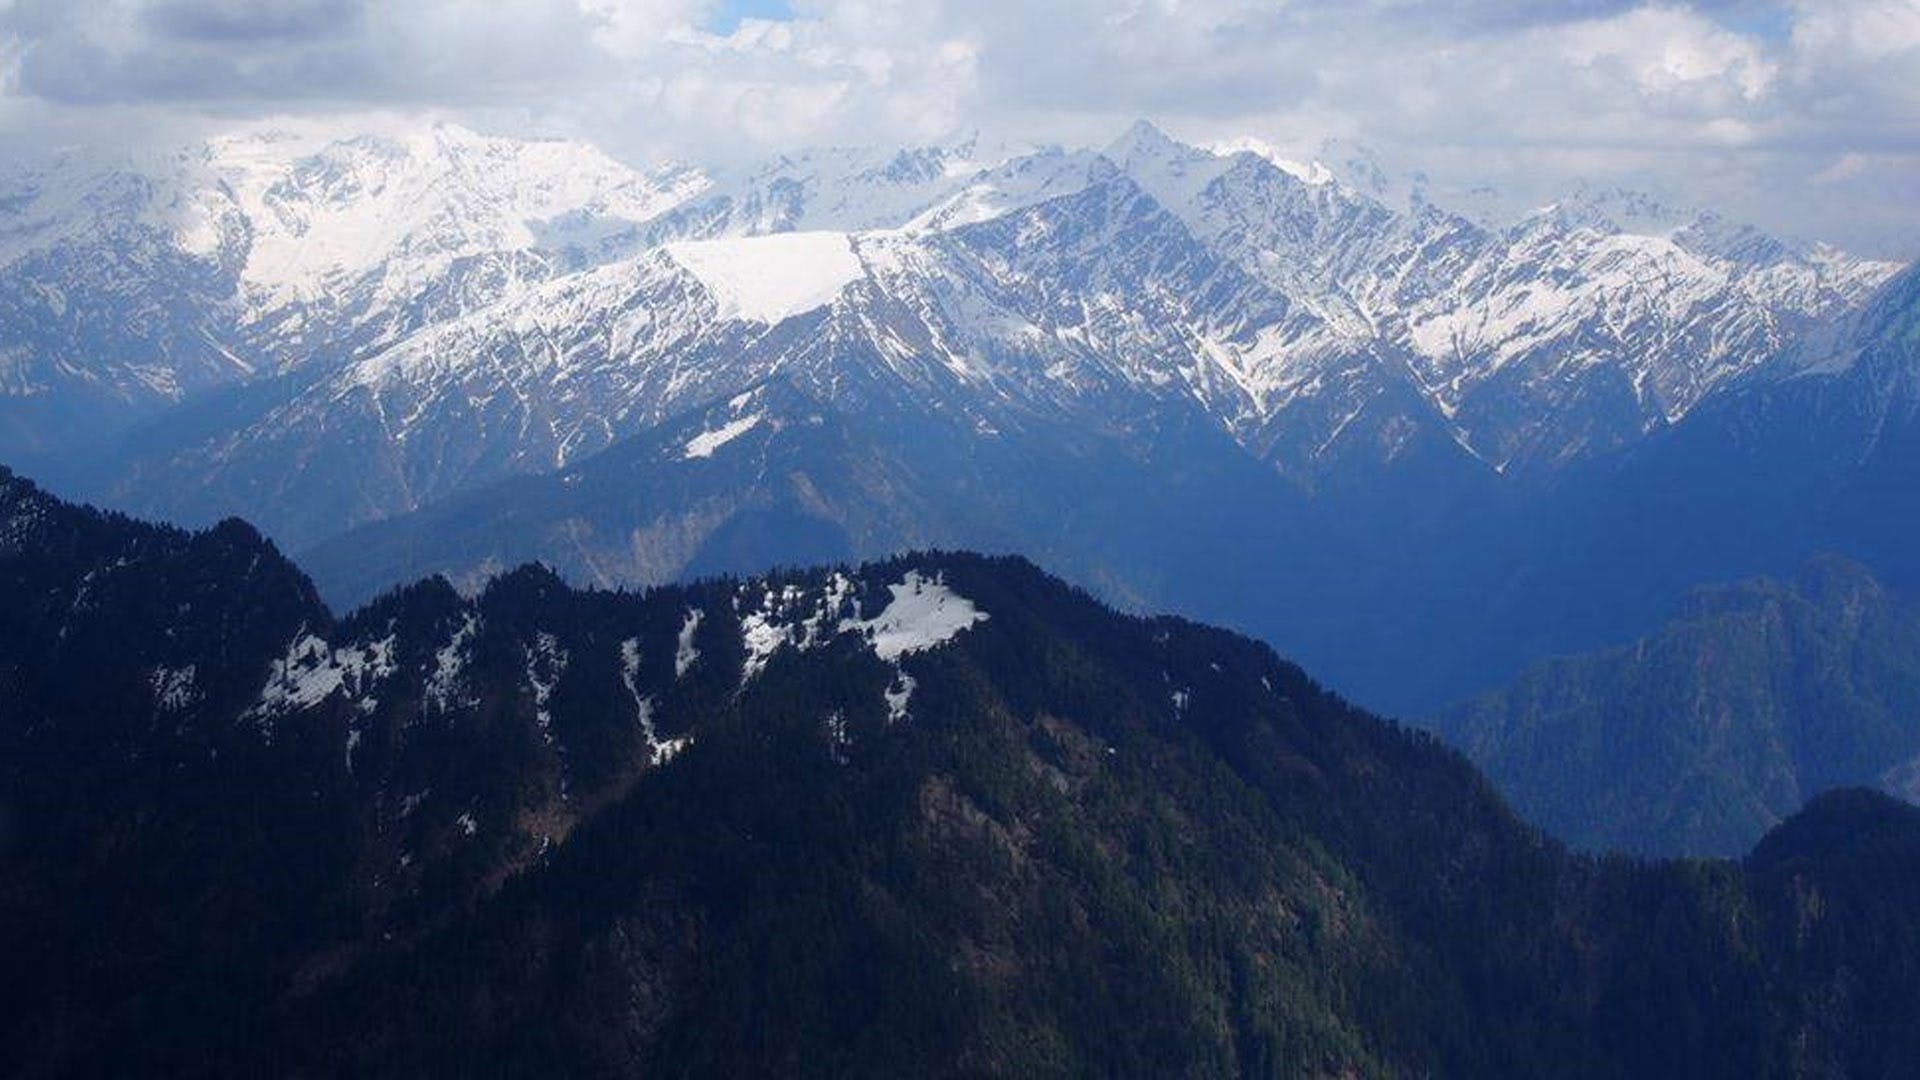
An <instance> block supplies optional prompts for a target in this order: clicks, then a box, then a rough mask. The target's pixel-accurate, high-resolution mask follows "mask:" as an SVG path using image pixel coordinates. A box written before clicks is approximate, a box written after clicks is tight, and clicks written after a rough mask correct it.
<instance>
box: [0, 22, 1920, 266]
mask: <svg viewBox="0 0 1920 1080" xmlns="http://www.w3.org/2000/svg"><path fill="white" fill-rule="evenodd" d="M725 2H726V0H488V2H484V3H483V2H477V0H0V125H5V126H8V127H11V128H13V129H14V130H15V131H16V133H17V132H19V131H20V130H22V129H23V128H31V127H34V126H46V125H51V124H54V123H56V122H59V123H65V124H88V123H91V124H92V125H93V128H92V130H98V129H99V128H100V126H101V125H102V124H103V121H102V120H101V119H100V118H101V117H106V116H126V115H137V116H139V117H140V118H141V119H140V121H139V123H138V125H137V126H138V127H140V128H141V129H143V130H144V129H149V128H152V127H154V126H155V124H156V120H155V118H156V117H158V118H161V119H162V120H180V119H182V118H195V117H201V118H204V117H217V118H220V119H222V120H225V119H228V118H232V117H236V116H241V117H244V116H249V115H265V114H277V113H282V112H288V111H299V112H329V111H342V112H344V111H353V110H369V109H385V110H403V111H404V110H427V109H431V110H439V111H442V112H446V111H451V112H453V113H454V114H456V115H464V116H466V117H468V118H469V119H471V120H473V121H474V122H476V123H478V124H481V125H482V126H492V127H509V128H512V127H527V128H533V129H539V130H541V131H556V130H557V131H563V132H566V133H570V134H578V135H583V136H586V137H589V138H593V139H595V140H596V141H600V142H602V143H605V144H607V145H609V146H610V147H611V148H613V149H615V150H616V151H619V152H624V153H627V154H630V155H634V156H654V155H673V156H679V157H690V158H698V159H702V160H710V159H714V158H719V159H722V160H727V159H739V158H744V157H750V156H754V155H758V154H761V153H765V152H768V151H772V150H780V149H787V148H791V147H795V146H799V145H805V144H815V143H821V142H854V141H859V142H865V141H881V140H886V141H894V140H925V139H934V138H939V137H942V136H944V135H946V134H948V133H951V132H955V131H956V130H960V129H970V128H986V129H988V130H989V131H993V132H997V133H1003V134H1008V135H1013V136H1017V137H1031V138H1043V139H1052V140H1061V141H1074V142H1093V141H1098V140H1100V139H1103V138H1105V137H1107V136H1109V135H1111V134H1112V133H1113V132H1116V131H1117V130H1119V129H1120V128H1121V127H1123V126H1124V125H1125V123H1126V122H1127V121H1129V120H1130V119H1132V118H1134V117H1137V116H1142V115H1144V116H1150V117H1153V118H1155V119H1157V120H1159V121H1161V122H1163V123H1164V124H1166V125H1167V126H1169V127H1171V128H1172V129H1173V130H1175V131H1176V132H1178V133H1181V134H1185V135H1189V136H1191V137H1194V138H1196V139H1221V138H1228V137H1231V136H1235V135H1242V134H1253V135H1260V136H1263V137H1265V138H1268V139H1269V140H1274V141H1280V142H1283V143H1291V144H1293V145H1307V144H1310V143H1312V142H1314V141H1316V140H1318V139H1320V138H1322V137H1325V136H1343V137H1348V138H1355V139H1360V140H1365V141H1367V142H1370V143H1372V144H1375V145H1376V146H1377V147H1379V148H1380V150H1381V152H1382V153H1383V154H1384V155H1385V156H1387V157H1389V158H1391V159H1398V160H1399V161H1402V162H1405V163H1406V164H1407V165H1408V166H1409V167H1411V166H1412V165H1415V164H1417V165H1419V166H1421V167H1423V168H1426V169H1427V170H1428V171H1429V172H1430V173H1432V174H1433V175H1434V176H1435V177H1436V178H1442V179H1444V178H1447V177H1452V178H1455V179H1457V180H1458V181H1459V182H1461V183H1465V182H1468V181H1469V180H1471V179H1472V178H1473V177H1474V175H1475V173H1476V172H1477V173H1479V174H1480V178H1481V179H1485V180H1489V181H1492V182H1494V183H1496V184H1498V185H1502V186H1504V187H1510V188H1516V189H1517V188H1527V189H1550V188H1552V187H1554V186H1555V185H1560V184H1564V183H1566V182H1569V181H1570V180H1571V179H1573V178H1574V177H1576V176H1578V177H1586V178H1589V179H1594V180H1597V181H1600V182H1634V183H1639V184H1642V185H1645V186H1652V187H1655V188H1662V187H1664V188H1666V189H1668V192H1669V193H1672V192H1678V193H1680V194H1683V195H1685V194H1688V193H1696V192H1697V193H1698V195H1697V197H1698V198H1700V199H1701V200H1702V201H1706V200H1709V199H1710V200H1715V201H1721V202H1725V203H1729V204H1731V205H1733V206H1734V207H1735V208H1736V209H1738V210H1744V211H1746V212H1749V213H1751V214H1752V215H1754V216H1758V217H1761V218H1765V219H1770V222H1771V223H1774V224H1785V225H1788V226H1793V225H1795V224H1801V225H1803V226H1804V227H1805V229H1806V230H1807V231H1823V232H1826V233H1829V234H1833V235H1841V234H1844V235H1845V236H1846V238H1847V239H1849V240H1854V241H1859V240H1861V239H1863V238H1864V239H1865V240H1868V241H1873V240H1875V239H1876V238H1884V237H1886V236H1896V239H1894V240H1891V241H1888V242H1889V243H1891V244H1896V245H1897V244H1903V243H1908V242H1909V240H1907V239H1904V238H1899V237H1898V236H1897V234H1899V233H1900V232H1901V231H1902V230H1903V229H1904V230H1906V236H1907V237H1920V233H1915V232H1913V230H1914V228H1915V225H1916V223H1915V222H1912V221H1906V224H1904V225H1903V224H1902V221H1903V220H1905V219H1910V218H1912V217H1914V215H1913V214H1912V213H1911V205H1912V203H1911V202H1910V201H1909V202H1906V203H1904V204H1903V203H1902V202H1901V200H1903V199H1907V198H1909V197H1910V194H1911V190H1912V188H1913V187H1914V178H1915V176H1916V175H1917V174H1920V0H1721V2H1707V0H1702V2H1696V3H1680V2H1645V0H1557V2H1551V3H1542V2H1538V0H1463V2H1460V3H1450V4H1445V5H1438V4H1431V3H1426V2H1422V0H1048V2H1046V3H1034V2H1032V0H793V2H792V3H791V5H790V7H791V17H789V18H781V19H771V20H770V19H756V18H747V19H744V20H741V21H740V22H739V23H738V25H737V26H733V25H731V21H730V20H725V19H722V18H721V16H722V15H723V12H724V11H725V7H724V5H725ZM723 23H725V24H727V25H728V29H727V30H726V31H725V32H724V33H723V32H717V31H716V27H717V26H719V25H722V24H723Z"/></svg>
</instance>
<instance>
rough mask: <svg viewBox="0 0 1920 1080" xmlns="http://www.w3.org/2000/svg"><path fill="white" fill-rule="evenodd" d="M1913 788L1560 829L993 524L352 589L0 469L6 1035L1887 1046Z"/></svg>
mask: <svg viewBox="0 0 1920 1080" xmlns="http://www.w3.org/2000/svg"><path fill="white" fill-rule="evenodd" d="M1916 911H1920V813H1917V812H1916V811H1913V810H1911V809H1908V808H1906V807H1903V806H1901V805H1899V804H1897V803H1895V802H1893V801H1891V800H1888V799H1885V798H1884V797H1881V796H1876V795H1873V794H1871V793H1866V792H1851V793H1843V794H1840V795H1836V796H1833V797H1828V798H1822V799H1817V800H1815V801H1814V802H1813V804H1811V805H1810V806H1809V807H1808V808H1807V810H1805V811H1804V812H1803V813H1801V814H1800V815H1798V816H1797V817H1795V818H1793V819H1792V820H1790V821H1788V822H1787V823H1786V824H1785V825H1783V826H1782V827H1781V828H1780V829H1778V830H1776V831H1775V832H1774V833H1772V834H1770V835H1769V836H1768V837H1767V839H1766V840H1765V841H1763V842H1762V843H1761V844H1760V845H1759V846H1758V847H1757V848H1756V849H1755V851H1754V854H1753V855H1752V856H1751V857H1750V858H1749V859H1748V860H1747V861H1746V862H1744V863H1742V864H1732V863H1712V862H1708V863H1638V862H1626V861H1620V860H1611V859H1609V860H1594V859H1590V858H1585V857H1579V856H1575V855H1571V854H1569V853H1567V852H1566V851H1565V850H1564V849H1562V848H1561V847H1560V846H1559V845H1557V844H1556V843H1555V842H1553V841H1551V840H1548V839H1545V838H1544V837H1542V836H1541V835H1540V834H1539V833H1537V832H1536V831H1534V830H1533V829H1531V828H1529V827H1527V826H1525V825H1523V824H1522V823H1521V822H1520V821H1519V820H1518V819H1516V818H1515V817H1514V816H1513V815H1512V814H1510V813H1509V812H1508V811H1507V810H1506V809H1505V807H1504V805H1503V804H1502V803H1501V801H1500V800H1499V798H1498V797H1496V796H1495V795H1494V794H1493V792H1492V790H1491V789H1490V788H1489V787H1488V785H1487V784H1486V783H1485V782H1484V781H1482V780H1481V778H1480V777H1479V775H1478V774H1477V773H1476V772H1474V770H1473V769H1472V768H1471V767H1470V766H1469V765H1468V764H1466V763H1465V762H1464V761H1463V760H1462V759H1461V758H1460V757H1458V756H1457V755H1455V754H1454V753H1453V752H1451V751H1449V750H1446V749H1444V748H1442V747H1441V746H1439V745H1438V744H1437V743H1435V742H1434V741H1433V740H1432V739H1431V738H1429V737H1426V736H1423V735H1420V734H1417V733H1413V732H1409V731H1407V730H1404V729H1401V728H1398V727H1395V726H1394V725H1391V724H1388V723H1385V722H1383V721H1380V720H1377V719H1374V718H1372V717H1370V716H1368V715H1366V714H1364V713H1362V712H1359V711H1357V710H1355V709H1353V708H1351V707H1350V706H1348V705H1346V704H1345V703H1343V702H1342V701H1340V700H1339V699H1338V698H1336V697H1334V696H1332V695H1330V694H1328V693H1327V692H1325V691H1324V690H1322V689H1320V688H1319V687H1318V686H1316V685H1315V684H1314V683H1313V682H1312V681H1311V680H1309V679H1308V678H1307V677H1306V676H1305V675H1304V674H1303V673H1302V672H1301V671H1300V670H1298V669H1297V668H1294V667H1292V666H1291V665H1289V664H1286V663H1284V662H1282V661H1281V660H1279V659H1278V658H1277V657H1275V656H1274V655H1273V653H1272V652H1271V651H1270V650H1269V649H1267V648H1266V647H1264V646H1262V645H1259V644H1256V643H1254V642H1251V641H1248V640H1246V639H1243V638H1240V637H1236V636H1234V635H1232V634H1228V633H1225V632H1222V631H1218V630H1211V629H1207V628H1205V627H1201V626H1197V625H1194V624H1192V623H1188V622H1184V621H1181V620H1177V619H1166V618H1154V619H1144V618H1133V617H1126V616H1121V615H1118V614H1115V613H1114V612H1112V611H1110V610H1108V609H1107V608H1105V607H1102V606H1101V605H1100V604H1098V603H1097V602H1095V601H1094V600H1092V599H1091V598H1090V597H1088V596H1087V595H1085V594H1083V593H1080V592H1077V591H1075V590H1073V589H1070V588H1068V587H1066V586H1064V585H1062V584H1060V583H1058V582H1057V581H1054V580H1053V579H1050V578H1048V577H1046V576H1045V575H1043V574H1041V573H1040V572H1038V571H1037V570H1035V569H1034V568H1033V567H1032V566H1030V565H1028V564H1026V563H1024V562H1021V561H1018V560H1012V559H986V558H981V557H977V556H959V555H927V556H912V557H907V558H901V559H896V560H892V561H889V562H884V563H874V564H870V565H867V566H865V567H862V568H861V569H859V570H809V571H792V572H783V573H778V574H775V575H772V576H770V577H764V578H755V579H751V580H743V579H726V578H720V579H713V580H709V581H707V582H704V583H699V584H692V585H685V586H676V587H669V588H663V589H659V590H656V591H653V592H649V593H646V594H644V595H633V594H621V593H610V592H578V591H574V590H572V589H569V588H567V587H565V586H564V585H562V584H561V583H560V581H559V580H558V579H557V578H555V577H554V576H553V575H551V574H550V573H547V572H545V571H542V570H539V569H535V568H523V569H521V570H517V571H514V572H512V573H509V574H507V575H505V576H503V577H501V578H499V579H498V580H496V581H494V582H493V583H492V584H491V585H489V586H488V587H487V588H486V589H485V591H484V592H482V593H481V594H480V595H478V596H477V597H474V598H471V599H467V598H463V597H462V596H461V595H459V594H458V593H456V592H455V591H454V590H453V589H452V588H450V587H449V586H448V585H446V584H445V583H444V582H442V581H437V580H434V581H428V582H425V583H423V584H419V585H415V586H411V587H408V588H405V589H402V590H399V591H396V592H393V593H390V594H388V595H386V596H384V597H382V598H380V599H378V600H376V601H375V602H373V603H371V604H369V605H368V606H366V607H364V608H362V609H360V610H359V611H357V612H355V613H354V614H352V615H349V616H346V617H336V616H334V615H332V614H330V613H329V611H328V610H327V609H326V607H325V606H324V605H322V604H321V603H320V602H319V601H318V600H317V599H316V597H315V595H314V592H313V590H312V589H311V588H310V587H309V586H308V585H307V583H306V579H305V578H304V577H303V576H302V575H301V574H300V573H299V571H298V570H296V569H295V568H294V567H293V566H291V565H290V564H289V563H288V562H287V561H286V560H284V559H282V558H281V557H280V556H279V555H278V554H277V553H276V552H275V550H274V548H273V547H272V545H271V544H269V543H268V542H266V541H265V540H263V539H262V538H261V537H260V536H259V535H258V534H257V533H255V532H254V531H253V530H251V529H250V528H248V527H247V526H245V525H242V524H240V523H238V522H228V523H224V524H222V525H220V526H219V527H217V528H215V529H212V530H210V531H207V532H203V533H186V532H179V531H175V530H171V529H166V528H159V527H154V526H149V525H144V524H140V523H137V522H134V521H130V520H127V519H124V518H118V517H114V516H110V515H103V514H99V513H95V512H92V511H88V510H83V509H78V508H75V507H72V506H69V505H66V504H62V503H60V502H57V501H55V500H53V499H50V498H48V497H47V496H45V495H44V494H42V493H40V492H39V491H37V490H36V489H35V488H33V487H32V486H31V485H29V484H27V483H26V482H25V481H23V480H20V479H18V478H17V477H14V476H12V475H11V474H0V955H4V956H5V957H6V959H7V964H6V966H7V971H8V976H7V978H6V979H5V980H0V1024H3V1025H4V1031H0V1047H4V1054H5V1067H6V1070H7V1071H8V1072H12V1073H17V1074H23V1075H71V1074H76V1073H80V1074H86V1073H112V1074H122V1075H125V1074H142V1075H155V1074H172V1073H192V1074H195V1075H206V1074H209V1073H231V1074H249V1075H257V1074H261V1073H280V1074H293V1075H331V1074H341V1073H381V1074H394V1075H420V1074H422V1073H440V1074H459V1073H466V1074H471V1073H475V1072H485V1073H491V1074H510V1075H518V1074H541V1075H553V1074H557V1073H578V1074H616V1073H633V1072H641V1073H646V1074H655V1073H672V1074H675V1075H754V1074H760V1075H764V1074H769V1073H778V1074H787V1075H793V1074H832V1075H849V1074H856V1075H869V1074H871V1075H901V1074H919V1075H982V1074H1012V1073H1041V1074H1047V1075H1084V1074H1088V1073H1103V1074H1109V1075H1192V1076H1199V1075H1221V1074H1241V1075H1302V1074H1313V1075H1408V1076H1414V1075H1457V1076H1487V1075H1512V1076H1537V1075H1546V1074H1553V1075H1582V1076H1646V1075H1728V1076H1773V1075H1779V1076H1798V1075H1804V1076H1814V1075H1835V1074H1847V1075H1859V1076H1896V1075H1905V1074H1908V1073H1910V1072H1911V1071H1912V1069H1913V1067H1914V1066H1915V1064H1916V1062H1920V1041H1916V1035H1915V1033H1914V1030H1913V1028H1912V1026H1911V1024H1910V1023H1909V1022H1908V1021H1910V1018H1911V1016H1912V1015H1914V1012H1915V1010H1916V1008H1920V970H1917V969H1916V960H1915V958H1916V957H1920V951H1916V948H1915V935H1916V927H1915V922H1914V920H1915V915H1914V913H1915V912H1916Z"/></svg>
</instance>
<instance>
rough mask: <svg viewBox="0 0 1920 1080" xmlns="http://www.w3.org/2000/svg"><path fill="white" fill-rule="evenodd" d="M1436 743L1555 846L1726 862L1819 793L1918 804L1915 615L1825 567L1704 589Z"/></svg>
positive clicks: (1496, 699) (1453, 716)
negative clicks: (1864, 789) (1874, 791)
mask: <svg viewBox="0 0 1920 1080" xmlns="http://www.w3.org/2000/svg"><path fill="white" fill-rule="evenodd" d="M1436 730H1438V731H1440V732H1441V733H1442V734H1443V735H1445V736H1446V737H1447V738H1448V739H1449V740H1451V741H1452V742H1454V743H1455V744H1456V745H1458V746H1460V747H1461V748H1462V749H1463V750H1465V751H1466V752H1467V754H1468V756H1469V757H1471V758H1473V760H1474V761H1475V762H1476V763H1478V764H1479V765H1480V767H1481V768H1483V769H1485V770H1486V772H1487V774H1488V776H1490V777H1492V778H1493V780H1494V782H1495V783H1496V784H1498V785H1499V786H1500V789H1501V790H1502V791H1503V792H1505V793H1506V795H1507V796H1508V798H1510V799H1511V800H1513V803H1514V806H1515V808H1516V809H1518V810H1519V811H1520V812H1521V814H1523V815H1524V816H1526V817H1527V818H1529V819H1530V820H1532V821H1535V822H1538V823H1539V824H1540V825H1542V826H1543V827H1545V828H1546V829H1547V830H1548V831H1550V832H1552V833H1553V834H1554V835H1556V836H1561V837H1565V838H1566V839H1568V840H1570V841H1573V842H1575V843H1577V844H1580V845H1583V846H1586V847H1590V848H1595V849H1626V850H1632V851H1640V852H1652V853H1667V854H1680V853H1690V854H1713V855H1726V854H1734V853H1737V852H1740V851H1744V850H1746V849H1747V848H1748V847H1750V846H1751V845H1752V844H1753V843H1754V841H1756V840H1757V839H1759V837H1760V836H1761V834H1762V833H1764V832H1765V831H1766V830H1767V829H1769V828H1771V827H1772V826H1774V825H1775V824H1777V823H1779V822H1780V821H1781V820H1782V819H1783V818H1785V817H1787V816H1788V815H1790V814H1792V813H1793V812H1794V811H1796V810H1798V809H1799V808H1800V806H1801V805H1802V804H1803V803H1804V802H1805V801H1806V800H1807V799H1808V798H1809V797H1810V796H1812V795H1814V794H1816V793H1818V792H1821V791H1825V790H1828V789H1830V788H1834V787H1840V786H1846V785H1858V784H1870V785H1881V786H1884V787H1886V788H1887V789H1888V790H1889V791H1891V792H1893V793H1895V794H1898V795H1902V796H1904V797H1908V798H1911V797H1913V795H1914V794H1916V790H1915V770H1914V766H1913V762H1914V759H1915V758H1916V757H1920V612H1916V611H1915V610H1914V608H1913V607H1912V606H1911V605H1909V604H1905V603H1901V602H1898V601H1896V600H1895V599H1893V598H1892V597H1890V596H1889V595H1888V594H1887V592H1886V590H1885V589H1884V588H1883V587H1882V586H1881V585H1880V584H1879V583H1878V582H1877V581H1875V580H1874V579H1873V577H1872V576H1871V575H1869V574H1868V573H1867V572H1866V571H1865V570H1864V569H1862V568H1861V567H1859V566H1858V565H1855V564H1852V563H1849V562H1847V561H1845V560H1842V559H1837V558H1828V559H1823V560H1820V561H1818V562H1817V563H1815V564H1814V565H1812V566H1810V567H1809V568H1808V569H1807V570H1806V571H1805V572H1804V573H1803V574H1802V575H1801V576H1800V577H1799V578H1798V580H1796V581H1789V582H1780V581H1773V580H1769V579H1758V580H1754V581H1749V582H1744V583H1741V584H1738V585H1731V586H1725V587H1719V588H1712V589H1705V590H1702V591H1700V592H1699V593H1697V594H1695V595H1694V596H1693V597H1692V598H1690V599H1689V600H1688V601H1687V603H1686V604H1685V606H1684V607H1683V608H1682V610H1681V611H1680V612H1679V613H1678V614H1677V615H1675V616H1674V618H1673V619H1672V620H1671V621H1670V622H1668V623H1667V624H1666V625H1664V626H1662V627H1661V628H1660V629H1659V630H1657V631H1656V632H1654V633H1653V634H1651V635H1649V636H1647V637H1644V638H1642V639H1640V640H1638V641H1635V642H1634V643H1632V644H1630V645H1624V646H1620V647H1618V648H1612V649H1607V650H1604V651H1601V652H1595V653H1590V654H1585V655H1580V656H1573V657H1565V658H1558V659H1553V660H1548V661H1543V662H1541V663H1539V664H1537V665H1535V666H1534V667H1533V668H1531V669H1530V670H1528V671H1527V672H1526V673H1525V674H1524V675H1523V676H1521V677H1520V678H1519V679H1518V680H1517V681H1516V682H1514V683H1513V684H1512V685H1509V686H1507V687H1505V688H1503V689H1501V690H1499V691H1496V692H1494V693H1490V694H1487V695H1485V696H1482V697H1480V698H1477V699H1475V700H1473V701H1471V702H1468V703H1467V704H1465V705H1462V706H1460V707H1458V708H1456V709H1454V710H1452V711H1450V712H1449V713H1447V714H1445V715H1443V716H1442V717H1441V718H1440V719H1439V720H1438V721H1437V723H1436Z"/></svg>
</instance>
